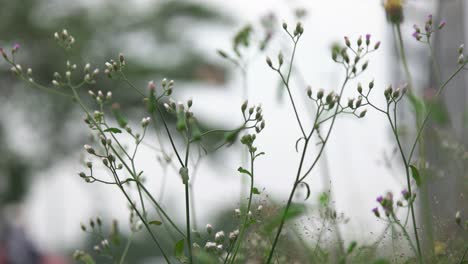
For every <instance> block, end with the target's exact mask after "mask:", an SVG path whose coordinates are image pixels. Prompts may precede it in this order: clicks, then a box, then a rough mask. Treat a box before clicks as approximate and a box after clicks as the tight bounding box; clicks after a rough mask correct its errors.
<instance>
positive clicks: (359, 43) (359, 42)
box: [356, 36, 362, 47]
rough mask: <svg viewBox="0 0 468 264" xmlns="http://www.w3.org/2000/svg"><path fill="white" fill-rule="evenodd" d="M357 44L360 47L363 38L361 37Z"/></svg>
mask: <svg viewBox="0 0 468 264" xmlns="http://www.w3.org/2000/svg"><path fill="white" fill-rule="evenodd" d="M356 44H357V45H358V47H360V46H361V45H362V36H359V38H358V39H357V41H356Z"/></svg>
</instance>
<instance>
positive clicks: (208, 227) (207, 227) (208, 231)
mask: <svg viewBox="0 0 468 264" xmlns="http://www.w3.org/2000/svg"><path fill="white" fill-rule="evenodd" d="M212 231H213V226H212V225H210V224H207V225H206V232H207V233H208V234H211V232H212Z"/></svg>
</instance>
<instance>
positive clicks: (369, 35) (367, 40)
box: [366, 34, 371, 46]
mask: <svg viewBox="0 0 468 264" xmlns="http://www.w3.org/2000/svg"><path fill="white" fill-rule="evenodd" d="M370 38H371V34H366V45H367V46H369V44H370Z"/></svg>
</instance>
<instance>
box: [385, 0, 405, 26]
mask: <svg viewBox="0 0 468 264" xmlns="http://www.w3.org/2000/svg"><path fill="white" fill-rule="evenodd" d="M384 9H385V12H386V14H387V19H388V21H389V22H391V23H393V24H401V23H402V22H403V0H385V2H384Z"/></svg>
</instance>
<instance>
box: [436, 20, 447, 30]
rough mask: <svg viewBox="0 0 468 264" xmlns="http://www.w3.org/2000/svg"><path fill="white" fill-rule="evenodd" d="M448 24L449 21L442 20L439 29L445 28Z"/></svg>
mask: <svg viewBox="0 0 468 264" xmlns="http://www.w3.org/2000/svg"><path fill="white" fill-rule="evenodd" d="M446 24H447V22H446V21H445V20H442V21H440V24H439V26H438V28H439V30H440V29H443V28H444V27H445V25H446Z"/></svg>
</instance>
